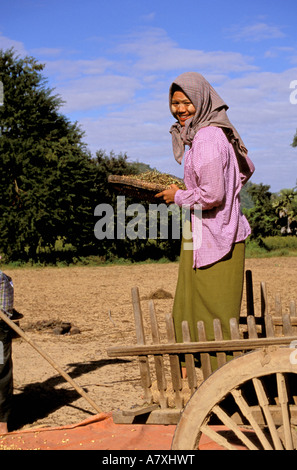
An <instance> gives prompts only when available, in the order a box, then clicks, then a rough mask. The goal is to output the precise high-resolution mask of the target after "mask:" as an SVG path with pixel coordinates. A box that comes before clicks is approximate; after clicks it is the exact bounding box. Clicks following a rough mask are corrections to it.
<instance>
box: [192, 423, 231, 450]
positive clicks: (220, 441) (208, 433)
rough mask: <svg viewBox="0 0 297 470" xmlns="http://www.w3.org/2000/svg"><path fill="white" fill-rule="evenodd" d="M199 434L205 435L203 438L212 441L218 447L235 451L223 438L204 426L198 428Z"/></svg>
mask: <svg viewBox="0 0 297 470" xmlns="http://www.w3.org/2000/svg"><path fill="white" fill-rule="evenodd" d="M200 430H201V432H202V433H203V434H205V436H207V437H209V438H210V439H211V440H212V441H214V442H216V444H218V445H219V446H222V447H224V448H225V449H228V450H237V448H236V447H235V446H233V445H232V444H230V442H229V441H228V440H227V439H226V438H225V437H224V436H221V435H220V434H219V433H217V432H216V431H215V430H214V429H212V428H210V427H209V426H207V424H204V425H202V426H201V428H200Z"/></svg>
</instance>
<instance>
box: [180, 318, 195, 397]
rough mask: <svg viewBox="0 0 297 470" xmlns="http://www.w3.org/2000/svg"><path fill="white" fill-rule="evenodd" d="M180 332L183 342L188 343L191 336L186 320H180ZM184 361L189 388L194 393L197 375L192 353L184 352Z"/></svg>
mask: <svg viewBox="0 0 297 470" xmlns="http://www.w3.org/2000/svg"><path fill="white" fill-rule="evenodd" d="M182 334H183V340H184V342H185V343H190V342H191V336H190V329H189V324H188V322H187V321H183V322H182ZM185 363H186V369H187V379H188V384H189V389H190V390H191V393H194V391H195V390H196V388H197V377H196V371H195V363H194V357H193V354H191V353H187V354H185Z"/></svg>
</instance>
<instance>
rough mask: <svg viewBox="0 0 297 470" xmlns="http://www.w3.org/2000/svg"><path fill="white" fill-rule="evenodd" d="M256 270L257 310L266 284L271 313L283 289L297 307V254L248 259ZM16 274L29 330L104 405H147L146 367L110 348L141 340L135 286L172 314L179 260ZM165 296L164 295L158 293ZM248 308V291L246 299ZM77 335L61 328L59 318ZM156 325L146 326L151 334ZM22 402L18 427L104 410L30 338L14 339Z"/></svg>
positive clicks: (74, 419)
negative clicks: (142, 383) (68, 379)
mask: <svg viewBox="0 0 297 470" xmlns="http://www.w3.org/2000/svg"><path fill="white" fill-rule="evenodd" d="M246 269H250V270H252V273H253V283H254V300H255V310H256V313H257V312H258V311H259V308H260V287H259V286H260V282H262V281H265V282H266V285H267V292H268V301H269V311H271V312H273V310H274V302H275V295H276V294H277V293H279V294H280V295H281V298H282V308H283V311H284V312H286V311H288V310H289V305H290V301H292V300H294V301H296V300H297V298H296V297H297V294H296V293H297V276H296V273H297V257H296V258H270V259H248V260H246ZM5 272H6V273H7V274H9V275H10V276H11V277H12V278H13V282H14V287H15V308H16V309H17V310H18V311H19V312H21V313H22V314H23V315H24V318H23V319H22V320H21V322H20V326H21V328H22V329H23V330H24V332H25V334H26V335H27V336H28V337H29V338H30V339H31V340H32V341H33V342H34V343H35V344H36V345H37V346H38V347H39V348H41V349H42V350H43V351H45V352H46V353H47V354H48V355H49V356H50V357H51V358H52V359H53V361H55V362H56V363H57V364H59V366H60V367H62V368H63V370H65V371H66V372H67V373H68V374H69V375H70V376H71V377H72V379H73V380H75V382H76V383H77V384H79V385H80V386H81V387H83V388H84V389H85V390H86V391H87V393H88V395H89V396H90V398H92V400H93V401H94V402H95V403H96V404H97V405H98V407H99V408H100V410H102V411H104V412H109V411H112V410H116V409H127V408H130V407H132V406H134V405H136V404H142V402H143V400H142V388H141V386H140V380H139V367H138V363H137V361H136V360H131V359H130V358H111V357H109V356H108V355H107V352H106V350H107V348H109V347H111V346H114V345H128V344H132V343H135V341H136V338H135V331H134V317H133V309H132V301H131V289H132V287H134V286H138V288H139V292H140V297H141V305H142V309H143V312H144V314H145V315H146V313H147V310H148V299H150V298H151V297H152V296H153V297H154V294H156V293H158V292H160V289H162V292H161V293H163V295H159V297H161V298H157V299H155V300H154V302H155V308H156V312H157V317H158V322H159V323H160V324H162V322H163V320H164V316H165V314H167V313H170V312H171V309H172V304H173V297H174V292H175V286H176V281H177V274H178V264H177V263H168V264H148V265H129V266H128V265H127V266H107V267H69V268H52V267H48V268H34V269H23V268H22V269H11V270H5ZM157 297H158V296H157ZM242 310H243V312H245V311H246V301H245V296H244V298H243V304H242ZM61 321H63V322H69V323H71V325H72V326H75V327H77V328H78V329H79V331H80V333H77V334H63V335H57V334H55V331H54V327H55V326H57V325H58V324H59V322H61ZM149 329H150V328H149V323H148V322H147V321H145V331H146V334H148V335H149ZM13 363H14V400H13V418H12V423H11V430H20V429H25V428H32V427H47V426H63V425H69V424H75V423H78V422H80V421H82V420H84V419H86V418H88V417H90V416H91V415H93V414H96V411H95V410H94V409H93V408H92V406H91V405H90V404H89V403H88V402H87V401H86V400H85V398H83V397H81V396H80V395H78V393H77V392H76V391H75V390H74V389H73V387H72V386H71V385H70V384H69V383H68V382H66V381H65V379H64V378H62V377H61V375H60V374H59V373H58V372H57V371H56V370H55V369H54V368H53V367H52V366H51V365H50V364H49V363H48V362H47V361H46V360H45V359H44V358H43V357H42V356H41V355H40V354H39V353H38V352H36V351H35V350H34V349H33V348H32V346H31V345H29V344H28V343H27V342H26V341H25V340H24V339H22V338H21V339H20V338H18V339H14V341H13Z"/></svg>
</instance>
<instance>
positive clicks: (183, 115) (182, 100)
mask: <svg viewBox="0 0 297 470" xmlns="http://www.w3.org/2000/svg"><path fill="white" fill-rule="evenodd" d="M171 112H172V114H174V116H175V117H176V118H177V119H178V122H179V123H180V125H181V126H184V125H185V122H186V120H187V119H190V118H191V117H193V116H194V115H195V113H196V109H195V106H194V105H193V103H192V101H190V100H189V98H188V97H187V96H186V95H185V94H184V93H183V92H182V91H175V92H174V93H173V95H172V100H171Z"/></svg>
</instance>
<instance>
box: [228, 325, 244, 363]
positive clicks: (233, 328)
mask: <svg viewBox="0 0 297 470" xmlns="http://www.w3.org/2000/svg"><path fill="white" fill-rule="evenodd" d="M229 323H230V335H231V339H240V331H239V325H238V321H237V319H236V318H230V322H229ZM241 354H242V351H234V352H233V357H234V358H235V357H238V356H241Z"/></svg>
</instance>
